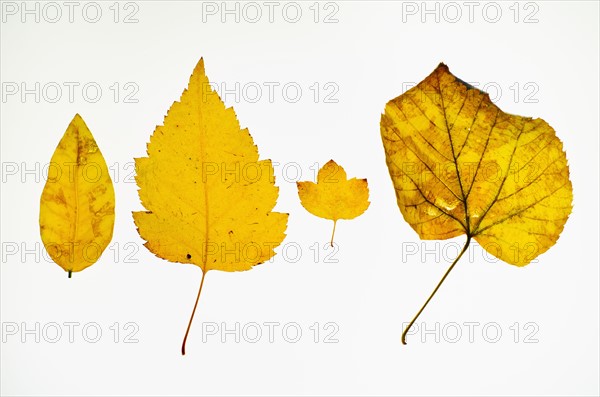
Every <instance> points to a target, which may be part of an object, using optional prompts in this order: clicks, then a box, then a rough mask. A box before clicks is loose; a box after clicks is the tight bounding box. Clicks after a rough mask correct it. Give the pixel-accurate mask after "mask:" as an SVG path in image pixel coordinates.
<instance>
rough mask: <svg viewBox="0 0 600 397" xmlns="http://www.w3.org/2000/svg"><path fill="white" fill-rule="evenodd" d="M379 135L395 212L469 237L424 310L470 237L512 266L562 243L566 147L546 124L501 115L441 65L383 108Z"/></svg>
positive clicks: (420, 226)
mask: <svg viewBox="0 0 600 397" xmlns="http://www.w3.org/2000/svg"><path fill="white" fill-rule="evenodd" d="M381 137H382V139H383V145H384V148H385V154H386V161H387V165H388V168H389V171H390V175H391V177H392V181H393V183H394V187H395V190H396V198H397V202H398V206H399V207H400V211H401V212H402V215H403V216H404V219H405V220H406V221H407V222H408V223H409V224H410V226H411V227H412V228H413V229H414V230H415V231H416V232H417V233H418V234H419V237H421V238H422V239H448V238H452V237H456V236H459V235H462V234H465V235H466V236H467V239H466V243H465V245H464V248H463V250H462V251H461V252H460V254H459V255H458V257H457V258H456V260H455V261H454V262H453V263H452V265H451V266H450V269H448V271H447V272H446V274H445V275H444V277H443V278H442V280H441V281H440V283H439V284H438V286H437V287H436V289H435V290H434V291H433V294H432V295H431V296H430V297H429V299H428V300H427V302H426V303H425V305H427V303H428V302H429V300H430V299H431V298H432V296H433V295H434V294H435V292H436V291H437V290H438V288H439V287H440V285H441V283H442V282H443V281H444V279H445V278H446V276H447V275H448V273H449V272H450V271H451V270H452V268H453V267H454V265H455V264H456V263H457V261H458V259H460V257H461V256H462V255H463V253H464V252H465V251H466V250H467V248H468V246H469V243H470V241H471V239H475V240H476V241H477V242H478V243H479V244H480V245H481V246H482V247H483V248H484V249H485V250H486V251H488V252H489V253H490V254H492V255H494V256H496V257H497V258H499V259H501V260H503V261H504V262H506V263H509V264H512V265H516V266H525V265H527V264H528V263H530V262H531V261H532V260H533V259H534V258H536V257H537V256H538V255H540V254H542V253H543V252H545V251H547V250H548V249H549V248H550V247H552V246H553V245H554V244H555V243H556V241H557V240H558V237H559V235H560V233H561V232H562V230H563V227H564V225H565V223H566V221H567V218H568V216H569V214H570V213H571V209H572V200H573V192H572V186H571V181H570V180H569V167H568V165H567V159H566V155H565V153H564V151H563V147H562V143H561V141H560V140H559V139H558V137H557V136H556V134H555V132H554V130H553V129H552V127H550V126H549V125H548V124H547V123H546V122H545V121H544V120H541V119H532V118H529V117H522V116H516V115H511V114H507V113H504V112H503V111H502V110H500V109H499V108H498V107H497V106H496V105H494V104H493V103H492V102H491V101H490V98H489V95H488V94H487V93H485V92H483V91H480V90H478V89H476V88H474V87H472V86H470V85H468V84H466V83H465V82H463V81H462V80H460V79H458V78H456V77H455V76H454V75H452V74H451V73H450V71H449V70H448V67H447V66H446V65H444V64H440V65H439V66H438V67H437V69H436V70H435V71H434V72H433V73H432V74H431V75H429V76H428V77H427V78H426V79H425V80H423V81H422V82H421V83H419V84H418V85H417V86H415V87H413V88H411V89H410V90H408V91H407V92H405V93H404V94H403V95H401V96H399V97H397V98H395V99H393V100H391V101H390V102H388V104H387V105H386V107H385V113H384V114H383V115H382V117H381ZM424 307H425V306H423V308H424ZM423 308H422V309H421V311H422V310H423ZM421 311H419V313H418V314H417V316H418V315H419V314H420V313H421ZM415 319H416V317H415ZM413 322H414V320H413ZM411 325H412V323H411V324H410V325H409V326H408V327H407V328H406V330H405V332H404V334H403V343H405V336H406V332H407V331H408V329H409V328H410V326H411Z"/></svg>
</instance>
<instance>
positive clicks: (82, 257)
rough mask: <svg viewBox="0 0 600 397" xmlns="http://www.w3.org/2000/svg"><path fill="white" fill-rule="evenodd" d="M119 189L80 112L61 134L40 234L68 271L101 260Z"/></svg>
mask: <svg viewBox="0 0 600 397" xmlns="http://www.w3.org/2000/svg"><path fill="white" fill-rule="evenodd" d="M114 224H115V192H114V190H113V184H112V180H111V179H110V175H109V173H108V167H107V166H106V162H105V161H104V157H102V153H101V152H100V149H99V148H98V145H97V144H96V141H95V140H94V137H93V136H92V133H91V132H90V130H89V129H88V127H87V125H85V122H84V121H83V119H82V118H81V116H79V115H78V114H76V115H75V117H74V118H73V120H72V121H71V123H70V124H69V127H68V128H67V131H65V134H64V135H63V137H62V139H61V140H60V142H59V144H58V146H57V148H56V150H55V151H54V154H53V155H52V159H51V160H50V164H49V167H48V178H47V180H46V184H45V186H44V190H43V191H42V197H41V199H40V234H41V237H42V241H43V243H44V247H45V248H46V250H47V251H48V253H49V254H50V257H51V258H52V260H54V262H56V263H57V264H58V265H59V266H60V267H62V268H63V269H64V270H65V271H67V272H68V273H69V278H70V277H71V273H72V272H79V271H81V270H83V269H85V268H86V267H88V266H91V265H93V264H94V263H96V261H97V260H98V258H100V255H101V254H102V252H103V251H104V249H105V248H106V246H107V245H108V244H109V243H110V240H111V239H112V234H113V227H114Z"/></svg>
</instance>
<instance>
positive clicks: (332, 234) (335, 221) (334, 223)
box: [329, 220, 337, 247]
mask: <svg viewBox="0 0 600 397" xmlns="http://www.w3.org/2000/svg"><path fill="white" fill-rule="evenodd" d="M336 224H337V220H334V221H333V232H331V241H330V242H329V244H330V245H331V246H332V247H333V236H334V235H335V225H336Z"/></svg>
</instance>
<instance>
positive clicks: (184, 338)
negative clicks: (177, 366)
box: [181, 271, 206, 356]
mask: <svg viewBox="0 0 600 397" xmlns="http://www.w3.org/2000/svg"><path fill="white" fill-rule="evenodd" d="M204 276H206V272H205V271H202V280H201V281H200V288H199V289H198V296H197V297H196V303H195V304H194V310H192V315H191V316H190V322H189V323H188V326H187V330H186V331H185V336H184V337H183V343H182V344H181V355H182V356H185V342H186V341H187V337H188V334H189V333H190V328H191V326H192V320H194V314H196V307H198V301H199V300H200V293H202V286H203V285H204Z"/></svg>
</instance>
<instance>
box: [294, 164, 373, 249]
mask: <svg viewBox="0 0 600 397" xmlns="http://www.w3.org/2000/svg"><path fill="white" fill-rule="evenodd" d="M296 185H297V186H298V196H300V202H301V203H302V206H303V207H304V208H305V209H306V210H307V211H308V212H310V213H311V214H313V215H316V216H318V217H320V218H325V219H331V220H332V221H333V232H332V233H331V243H330V244H331V246H333V236H334V234H335V226H336V224H337V221H338V220H340V219H354V218H356V217H357V216H359V215H361V214H362V213H363V212H365V211H366V210H367V208H369V204H370V203H369V187H368V185H367V180H366V179H356V178H352V179H348V177H347V176H346V171H344V168H342V166H340V165H338V164H336V162H335V161H333V160H329V161H328V162H327V163H326V164H325V165H324V166H323V167H321V169H320V170H319V172H318V174H317V183H314V182H310V181H306V182H297V183H296Z"/></svg>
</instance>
